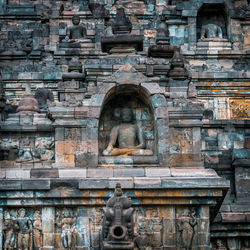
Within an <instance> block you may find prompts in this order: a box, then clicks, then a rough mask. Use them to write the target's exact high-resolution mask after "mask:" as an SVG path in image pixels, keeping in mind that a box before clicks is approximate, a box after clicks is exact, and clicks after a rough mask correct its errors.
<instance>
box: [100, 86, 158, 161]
mask: <svg viewBox="0 0 250 250" xmlns="http://www.w3.org/2000/svg"><path fill="white" fill-rule="evenodd" d="M150 102H151V101H150V98H149V97H148V96H147V94H146V92H145V93H144V91H143V90H142V88H141V87H138V86H136V85H122V86H119V88H118V87H115V88H113V89H111V90H110V91H109V93H108V94H107V95H106V99H105V101H104V104H103V107H102V112H101V116H100V121H99V140H98V143H99V163H103V164H108V163H111V164H112V163H114V164H125V165H126V164H128V165H131V164H133V165H134V164H135V163H138V164H140V163H143V164H145V163H146V162H147V163H148V164H152V163H155V162H156V157H155V155H156V147H155V141H156V140H155V138H156V136H155V122H154V113H153V109H152V106H151V103H150ZM124 107H127V108H130V109H132V113H133V119H132V122H131V123H132V124H136V125H137V126H138V127H140V129H141V130H142V132H143V136H144V139H145V148H144V149H145V150H151V151H152V152H153V153H152V155H150V156H148V155H147V156H145V155H138V156H129V155H121V156H104V155H103V151H104V150H105V148H106V147H107V146H108V144H109V140H110V133H111V130H112V128H114V127H115V126H118V125H120V124H121V123H122V122H121V110H122V109H123V108H124ZM138 144H139V141H138V138H137V139H136V145H138ZM114 147H118V140H117V141H116V144H115V146H114Z"/></svg>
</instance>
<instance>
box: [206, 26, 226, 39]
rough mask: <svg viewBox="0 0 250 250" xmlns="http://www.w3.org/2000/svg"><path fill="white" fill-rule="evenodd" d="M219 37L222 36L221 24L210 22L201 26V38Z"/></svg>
mask: <svg viewBox="0 0 250 250" xmlns="http://www.w3.org/2000/svg"><path fill="white" fill-rule="evenodd" d="M206 38H208V39H216V38H217V39H218V38H222V29H221V27H220V26H219V25H217V24H213V23H209V24H206V25H203V26H202V28H201V39H202V40H204V39H206Z"/></svg>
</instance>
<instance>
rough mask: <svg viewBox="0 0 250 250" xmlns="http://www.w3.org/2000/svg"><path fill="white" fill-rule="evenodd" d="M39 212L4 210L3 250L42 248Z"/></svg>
mask: <svg viewBox="0 0 250 250" xmlns="http://www.w3.org/2000/svg"><path fill="white" fill-rule="evenodd" d="M42 237H43V235H42V221H41V210H40V209H37V210H34V209H31V208H19V209H6V210H5V211H4V223H3V249H5V250H8V249H38V248H40V247H42Z"/></svg>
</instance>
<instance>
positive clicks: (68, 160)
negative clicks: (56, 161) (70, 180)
mask: <svg viewBox="0 0 250 250" xmlns="http://www.w3.org/2000/svg"><path fill="white" fill-rule="evenodd" d="M64 162H65V163H74V162H75V155H64Z"/></svg>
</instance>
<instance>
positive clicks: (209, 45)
mask: <svg viewBox="0 0 250 250" xmlns="http://www.w3.org/2000/svg"><path fill="white" fill-rule="evenodd" d="M231 49H232V44H231V43H230V42H228V40H227V39H222V40H211V39H207V40H200V41H199V42H197V50H231Z"/></svg>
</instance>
